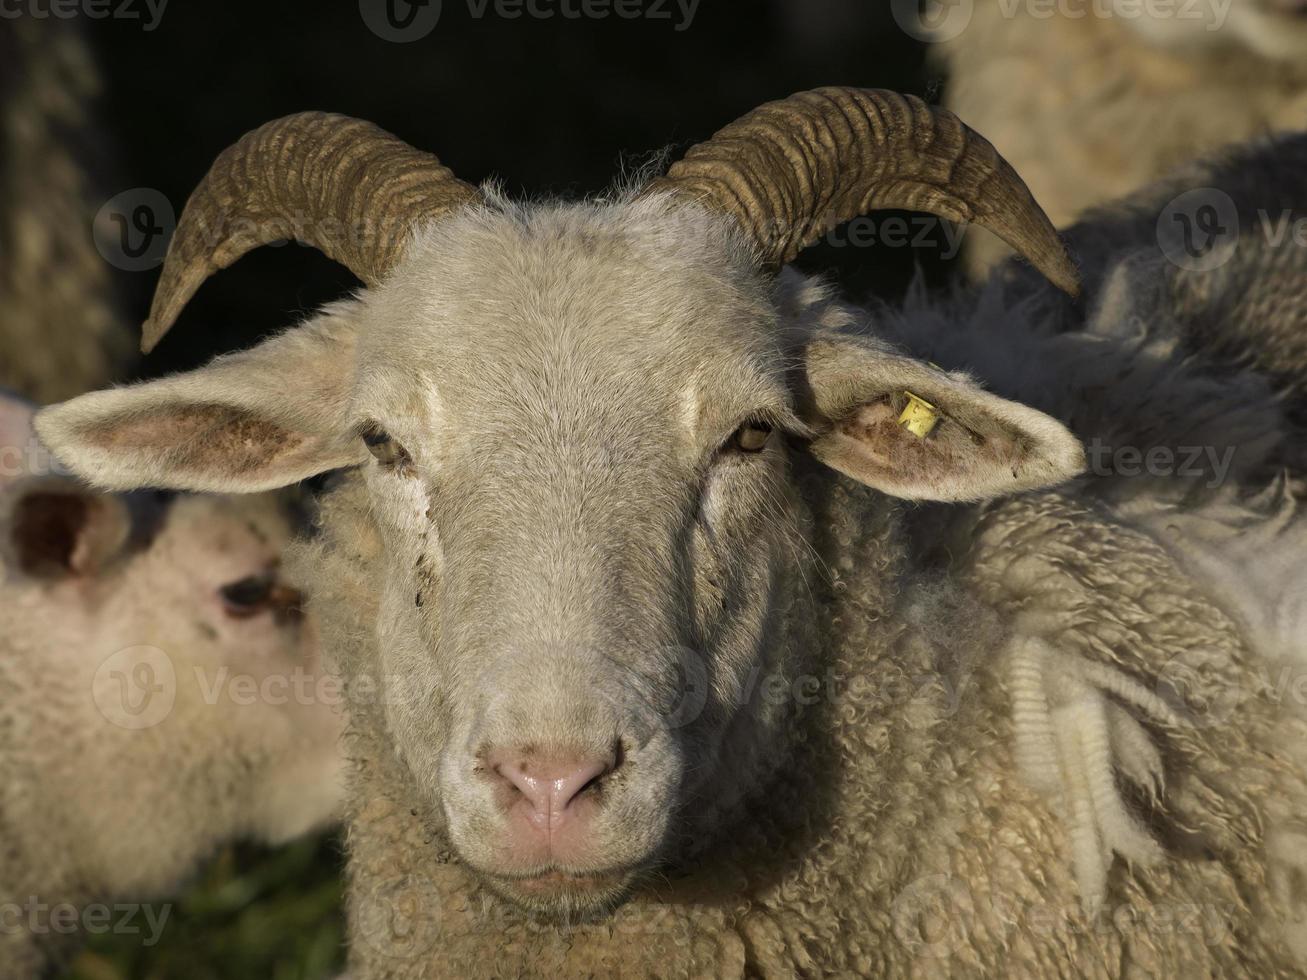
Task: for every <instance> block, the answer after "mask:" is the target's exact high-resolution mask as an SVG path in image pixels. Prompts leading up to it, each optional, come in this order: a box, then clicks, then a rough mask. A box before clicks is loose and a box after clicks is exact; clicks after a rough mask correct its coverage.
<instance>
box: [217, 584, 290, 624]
mask: <svg viewBox="0 0 1307 980" xmlns="http://www.w3.org/2000/svg"><path fill="white" fill-rule="evenodd" d="M276 581H277V580H276V578H275V577H274V576H273V574H272V573H271V572H264V573H263V574H261V575H247V576H246V577H245V578H242V579H237V580H236V581H235V582H230V583H228V584H227V585H224V586H223V587H222V588H220V589H219V590H218V592H219V594H220V595H221V596H222V605H223V608H224V609H226V610H227V613H228V614H229V615H231V616H235V617H236V618H237V619H244V618H245V617H246V616H253V615H255V614H256V613H258V612H261V611H262V610H264V609H266V608H267V607H268V606H270V605H271V604H272V592H273V587H274V586H275V585H276Z"/></svg>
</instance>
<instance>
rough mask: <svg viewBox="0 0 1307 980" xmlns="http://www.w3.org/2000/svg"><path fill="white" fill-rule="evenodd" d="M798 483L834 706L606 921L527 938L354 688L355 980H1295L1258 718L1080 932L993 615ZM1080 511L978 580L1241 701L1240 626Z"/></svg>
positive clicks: (838, 497) (351, 541) (1215, 732)
mask: <svg viewBox="0 0 1307 980" xmlns="http://www.w3.org/2000/svg"><path fill="white" fill-rule="evenodd" d="M804 485H805V492H806V495H807V497H808V499H809V501H810V504H811V505H812V507H813V511H814V517H815V518H816V527H817V529H818V530H817V532H816V537H815V541H814V544H815V546H816V547H817V549H818V551H819V552H820V554H821V555H822V557H823V558H824V559H825V561H826V563H827V564H828V566H829V569H830V577H829V579H828V580H824V581H822V582H820V583H817V582H814V583H813V588H814V593H815V594H814V599H815V600H816V601H817V603H818V604H819V607H820V617H821V630H820V634H821V637H822V638H823V639H822V642H821V643H820V645H819V646H814V649H813V650H812V651H811V657H812V659H811V663H810V664H809V665H808V667H809V670H810V671H811V672H812V673H814V674H815V675H817V676H820V677H823V678H824V677H827V676H829V677H833V678H836V679H837V688H839V690H838V696H836V697H821V698H819V699H817V701H816V703H815V704H810V705H808V706H806V707H805V706H802V705H796V710H795V713H794V716H793V718H792V723H791V728H790V732H789V735H790V744H789V745H788V746H786V747H784V751H785V752H787V753H788V758H787V759H786V761H785V762H784V763H783V764H782V766H781V767H780V772H781V775H780V776H779V777H778V778H777V779H775V780H774V781H773V782H772V783H771V784H769V785H768V786H766V787H764V788H762V789H761V791H760V792H758V793H757V794H756V795H755V796H754V797H753V798H752V799H751V800H750V801H749V802H748V803H747V805H745V806H744V807H742V808H741V809H740V810H739V811H738V812H735V813H733V814H731V815H730V816H729V817H728V818H727V819H726V820H725V821H724V823H723V825H722V830H721V832H720V833H718V834H716V835H714V836H713V837H712V839H711V840H705V841H702V842H698V845H699V846H698V849H697V852H696V853H695V854H694V857H692V858H691V859H688V860H687V861H686V862H685V863H684V864H683V865H680V866H673V867H668V868H665V869H663V870H662V873H660V874H657V875H652V876H650V877H649V878H648V880H647V881H645V882H644V883H643V885H642V887H640V888H639V889H638V890H637V892H636V894H635V895H634V896H633V897H632V899H631V900H630V901H629V902H628V903H627V904H625V905H624V906H622V907H621V908H619V909H618V910H617V911H616V912H615V913H614V914H613V915H612V916H611V917H610V918H608V919H605V920H603V921H599V922H595V923H578V924H575V925H571V926H557V925H553V924H546V923H541V922H536V921H532V920H530V919H528V918H526V917H524V916H523V915H522V914H521V913H519V912H518V911H516V910H515V909H513V908H509V907H507V906H506V905H504V904H503V903H502V902H501V901H500V900H498V899H497V898H495V897H494V896H492V895H491V894H489V893H488V892H487V891H485V890H484V889H483V888H482V887H481V885H480V884H479V883H478V882H477V880H476V879H475V877H474V876H473V875H472V874H470V873H469V872H468V871H467V870H466V869H465V868H464V867H463V866H462V865H461V864H460V863H459V860H458V858H457V857H456V856H455V855H454V854H453V853H452V851H451V849H450V848H449V846H448V843H447V841H446V839H445V837H444V834H443V831H442V824H443V815H442V814H440V813H439V812H433V810H431V809H427V808H425V806H424V805H421V804H419V803H418V800H419V799H420V797H419V796H418V794H417V793H416V792H414V791H413V790H412V788H411V786H412V782H411V776H410V775H409V773H408V772H407V770H406V769H405V766H404V764H403V762H402V760H400V759H397V758H396V757H395V754H394V752H393V750H392V749H391V747H390V746H391V741H390V739H389V738H388V736H387V732H386V721H385V715H384V708H383V706H381V705H379V704H378V703H377V702H378V700H379V699H377V698H376V697H369V696H367V695H365V694H363V693H361V692H362V690H363V688H362V687H361V686H360V685H359V684H358V683H355V684H354V685H353V686H352V687H351V693H350V699H351V701H350V703H351V724H352V734H351V737H350V738H349V740H348V742H349V748H348V752H349V755H350V756H351V757H352V760H353V761H352V767H351V770H352V772H351V788H350V792H349V795H350V798H351V813H350V821H349V847H350V852H351V861H350V878H351V884H350V899H349V904H350V921H351V935H352V954H351V955H352V975H353V976H355V977H364V978H424V977H453V976H458V977H530V976H542V977H543V976H566V977H583V976H621V977H745V976H763V977H777V978H780V977H793V976H831V975H842V976H888V977H896V976H940V977H946V976H947V977H958V976H1004V975H1006V976H1060V975H1077V976H1087V977H1119V976H1142V975H1149V976H1185V977H1215V976H1283V975H1289V974H1292V973H1293V972H1294V968H1293V967H1292V965H1291V964H1292V962H1293V961H1292V959H1291V958H1290V954H1289V952H1288V950H1287V949H1286V948H1285V947H1284V946H1282V945H1281V944H1280V940H1279V938H1278V932H1277V930H1278V928H1279V926H1280V923H1279V921H1278V920H1277V919H1276V917H1275V916H1274V915H1272V914H1270V911H1269V908H1270V906H1269V901H1268V882H1267V874H1268V872H1267V864H1266V858H1265V855H1264V853H1263V848H1262V844H1263V837H1262V835H1263V830H1262V828H1263V825H1264V823H1265V822H1266V819H1267V817H1268V802H1267V801H1268V799H1269V798H1270V797H1271V796H1272V793H1274V795H1276V796H1278V797H1279V798H1281V799H1283V800H1286V801H1290V802H1292V803H1296V805H1297V806H1298V808H1299V810H1300V811H1301V810H1302V801H1304V800H1307V790H1304V787H1303V777H1302V775H1301V773H1299V772H1297V771H1296V770H1295V769H1293V768H1292V767H1291V766H1290V765H1289V764H1288V763H1286V761H1285V760H1284V759H1282V758H1281V757H1280V756H1278V755H1277V754H1276V753H1275V750H1274V748H1273V745H1274V741H1273V733H1272V732H1271V730H1270V723H1269V722H1268V720H1267V718H1268V715H1267V713H1266V712H1265V711H1264V710H1262V706H1260V705H1258V704H1256V703H1255V701H1256V699H1248V700H1245V701H1243V702H1241V703H1239V704H1235V705H1233V706H1232V707H1231V712H1230V714H1229V718H1228V724H1227V725H1224V726H1220V727H1207V728H1204V727H1195V728H1191V729H1188V730H1185V731H1167V732H1165V733H1164V735H1165V739H1164V740H1163V745H1164V746H1165V750H1166V752H1167V768H1168V772H1171V773H1172V776H1173V783H1174V786H1175V790H1176V791H1175V792H1174V793H1173V794H1171V795H1169V796H1168V800H1167V804H1166V807H1165V809H1163V808H1161V807H1160V806H1159V807H1157V808H1156V809H1154V810H1153V811H1152V812H1151V813H1150V814H1149V817H1150V820H1151V821H1152V822H1155V823H1158V824H1161V825H1163V826H1164V827H1166V828H1171V829H1170V830H1168V831H1167V832H1166V833H1165V834H1164V837H1165V843H1166V847H1167V852H1166V858H1165V860H1164V861H1163V862H1161V863H1159V864H1157V865H1155V866H1153V867H1149V868H1143V867H1134V868H1130V867H1127V866H1124V865H1118V866H1116V867H1115V869H1114V871H1113V874H1112V878H1111V881H1110V898H1109V900H1108V902H1107V903H1106V904H1105V905H1104V906H1103V907H1102V908H1101V909H1100V910H1099V911H1098V912H1097V913H1096V914H1094V915H1092V916H1087V915H1086V913H1085V912H1084V911H1083V910H1082V905H1081V895H1080V893H1079V891H1078V887H1077V881H1076V878H1075V875H1074V873H1073V871H1072V866H1071V862H1070V861H1069V860H1068V859H1067V857H1066V855H1067V854H1068V851H1069V847H1070V840H1069V833H1068V830H1069V827H1068V824H1067V822H1066V821H1065V820H1064V819H1062V818H1061V815H1059V814H1057V813H1056V811H1055V810H1051V809H1050V808H1049V806H1048V805H1047V804H1045V803H1044V802H1043V800H1042V799H1041V798H1040V797H1039V796H1037V795H1036V794H1035V792H1033V791H1032V790H1031V789H1030V788H1029V787H1028V786H1027V784H1026V783H1025V781H1024V780H1023V779H1022V778H1021V777H1020V776H1019V775H1018V772H1017V766H1016V764H1015V762H1014V759H1013V752H1012V742H1013V740H1012V723H1011V717H1010V716H1011V707H1010V692H1009V690H1008V689H1007V681H1006V674H1005V672H1004V669H1003V667H1004V665H1003V663H1002V658H1001V657H999V656H998V651H999V650H1000V648H1001V646H1002V643H1003V634H1002V631H1001V630H1000V628H999V626H998V620H997V617H995V616H994V614H993V613H992V612H990V611H989V610H988V609H986V608H984V607H981V606H979V605H977V604H976V603H975V602H974V601H972V600H968V599H965V598H963V597H961V596H960V595H959V594H957V593H956V592H955V591H953V590H952V589H950V588H949V587H947V586H941V585H939V584H938V581H937V580H932V579H923V578H921V577H920V576H919V574H918V573H917V572H915V571H914V570H912V569H910V568H908V567H907V562H906V558H905V556H906V553H907V552H906V548H905V546H904V543H903V542H902V540H901V533H900V530H899V525H900V519H899V514H898V511H897V509H896V508H894V507H893V506H892V505H889V504H888V503H887V501H886V500H885V498H883V497H880V496H879V495H877V494H875V493H874V492H872V491H868V490H865V489H864V488H861V487H859V486H855V485H853V484H850V483H848V482H847V481H845V480H844V479H843V478H840V477H838V476H835V475H833V474H827V473H813V474H811V475H809V476H808V477H807V478H806V479H805V483H804ZM326 509H327V514H326V515H325V518H324V529H325V534H326V536H324V537H323V538H321V539H319V540H317V541H314V542H312V543H310V544H306V545H304V546H302V548H301V551H300V553H299V555H298V557H297V559H296V560H297V561H298V562H299V563H300V564H302V565H308V564H310V563H311V564H312V566H313V567H314V569H315V571H316V573H317V574H316V576H315V578H316V580H317V581H318V582H319V583H321V587H320V591H319V592H318V593H317V594H316V596H315V597H314V606H315V608H316V609H317V610H318V611H319V612H320V613H321V614H322V616H323V619H324V620H325V624H324V628H325V630H326V633H327V636H328V641H329V645H330V647H331V648H333V649H335V650H336V651H337V653H338V654H340V655H342V662H341V664H340V666H341V668H342V669H343V671H344V673H345V674H346V676H347V677H353V678H355V679H356V681H357V679H358V678H359V677H360V676H363V675H366V674H368V672H369V669H370V664H371V663H374V662H375V661H373V659H372V658H373V657H374V656H375V652H374V650H373V649H372V645H373V642H374V641H373V639H372V623H373V619H374V617H375V614H376V609H375V602H376V600H375V596H376V595H377V590H376V588H375V586H374V580H373V575H374V574H375V568H374V566H373V563H374V562H375V561H376V559H377V557H378V549H379V541H378V538H377V536H376V534H375V531H374V530H373V528H372V527H371V524H370V520H371V518H370V516H369V514H368V510H367V505H366V498H365V496H364V495H363V494H362V492H361V491H360V488H359V487H358V486H357V485H356V484H354V483H352V482H347V483H346V484H345V485H344V486H342V487H341V488H340V489H339V490H338V491H336V492H335V493H334V494H333V495H332V496H331V497H330V498H329V500H328V501H327V504H326ZM1085 516H1086V514H1085V511H1084V509H1083V508H1081V507H1078V506H1077V505H1074V504H1071V503H1068V502H1066V501H1064V500H1063V499H1062V498H1059V497H1058V496H1057V495H1056V494H1041V495H1037V496H1035V497H1031V498H1026V499H1023V500H1016V501H1012V502H1009V503H1006V504H999V505H997V506H995V507H994V508H993V509H991V510H990V511H989V512H988V513H987V516H986V518H985V520H986V521H987V522H988V524H987V528H988V530H987V531H986V533H983V534H981V535H980V536H979V537H978V538H977V539H976V540H977V546H976V549H975V551H974V553H972V554H971V555H970V556H967V557H966V558H964V559H963V565H964V567H965V568H967V570H968V571H967V574H968V576H969V578H970V579H971V581H972V582H973V583H975V584H976V586H977V588H978V590H979V591H980V592H981V593H982V594H983V595H984V596H985V598H986V599H987V600H988V601H989V602H990V603H992V604H993V605H997V606H999V607H1002V608H1005V609H1018V608H1023V607H1024V606H1038V605H1041V604H1043V605H1045V606H1052V607H1058V605H1059V603H1060V605H1061V607H1063V608H1065V610H1066V611H1067V612H1069V613H1070V614H1071V615H1070V618H1068V620H1067V629H1066V633H1067V634H1068V635H1071V634H1073V633H1075V629H1074V626H1075V625H1081V624H1084V623H1087V622H1093V621H1095V620H1096V619H1097V620H1098V621H1099V622H1100V623H1101V624H1102V628H1101V630H1097V629H1095V630H1090V631H1089V632H1086V633H1083V634H1080V635H1081V636H1083V637H1088V638H1089V639H1090V640H1091V641H1093V642H1096V643H1101V642H1106V641H1110V640H1112V639H1114V638H1120V637H1119V636H1113V631H1114V630H1115V631H1118V632H1121V631H1125V632H1128V634H1129V638H1130V640H1131V643H1130V644H1129V646H1128V649H1130V650H1131V651H1132V652H1133V655H1134V657H1135V659H1134V660H1132V661H1131V662H1130V663H1128V664H1125V665H1124V666H1125V667H1126V668H1127V669H1129V670H1131V671H1132V672H1134V673H1135V674H1136V676H1138V677H1139V678H1140V679H1142V680H1145V681H1146V682H1148V683H1153V682H1155V681H1156V679H1157V678H1158V677H1159V675H1160V674H1161V673H1162V672H1163V671H1164V670H1165V668H1166V665H1167V661H1168V659H1169V658H1170V657H1171V656H1173V655H1174V654H1175V653H1176V652H1178V651H1184V650H1186V649H1189V648H1191V647H1193V646H1194V645H1196V644H1201V645H1203V647H1204V649H1206V650H1208V651H1209V652H1210V651H1216V652H1217V653H1218V654H1219V655H1220V657H1223V658H1224V659H1219V658H1218V659H1217V660H1216V661H1215V662H1213V663H1211V664H1210V670H1211V673H1210V674H1209V675H1208V678H1209V679H1210V680H1211V681H1212V682H1213V683H1220V684H1223V685H1232V686H1234V687H1237V688H1240V689H1251V688H1248V687H1247V685H1250V684H1252V682H1253V669H1254V668H1253V665H1252V664H1251V663H1250V662H1249V658H1248V654H1247V653H1246V652H1245V650H1244V647H1243V645H1242V643H1241V641H1240V639H1239V637H1238V634H1237V632H1236V630H1235V628H1234V626H1233V624H1232V623H1231V622H1230V621H1229V620H1228V619H1227V618H1226V617H1225V616H1224V615H1222V614H1221V613H1220V612H1218V611H1217V610H1216V609H1215V608H1213V607H1212V606H1211V605H1210V603H1208V602H1207V601H1206V600H1205V599H1204V598H1203V597H1202V596H1201V595H1198V594H1196V593H1195V592H1193V591H1192V590H1191V588H1190V587H1188V586H1187V585H1186V582H1187V580H1186V579H1185V578H1184V577H1183V576H1182V575H1180V574H1178V573H1177V572H1176V571H1175V568H1174V566H1173V565H1172V563H1171V561H1170V559H1168V558H1167V557H1166V555H1165V553H1164V552H1162V551H1161V549H1160V548H1158V547H1156V546H1155V545H1153V544H1152V543H1151V542H1150V541H1149V540H1148V539H1146V538H1144V537H1143V536H1142V535H1140V534H1138V533H1135V532H1131V531H1128V530H1125V529H1122V528H1116V527H1113V526H1111V525H1109V524H1106V523H1102V522H1097V523H1090V524H1082V525H1079V526H1078V525H1077V524H1076V522H1077V521H1083V520H1084V518H1085ZM1082 528H1088V529H1089V530H1087V531H1085V530H1081V529H1082ZM1012 529H1023V530H1021V531H1020V533H1008V532H1009V531H1012ZM1085 534H1089V535H1090V537H1091V538H1093V540H1094V542H1095V543H1094V551H1093V552H1092V553H1093V554H1094V555H1095V556H1096V558H1097V560H1096V562H1095V564H1094V568H1095V572H1094V573H1093V575H1091V576H1089V578H1088V579H1086V580H1083V581H1081V580H1075V579H1074V578H1071V579H1067V578H1065V577H1062V578H1059V577H1058V576H1050V577H1048V578H1047V579H1046V591H1047V592H1049V593H1050V594H1048V595H1040V594H1038V593H1037V592H1036V591H1035V590H1033V589H1032V587H1031V582H1030V580H1029V578H1028V576H1027V575H1026V574H1025V571H1024V567H1025V566H1023V564H1022V559H1023V558H1027V557H1029V556H1030V555H1031V554H1032V552H1035V553H1046V554H1049V555H1050V560H1051V562H1052V564H1053V566H1054V567H1055V568H1058V567H1062V566H1063V564H1064V563H1065V562H1066V560H1067V557H1068V555H1067V552H1068V549H1071V550H1074V549H1078V548H1082V547H1085V546H1086V545H1087V542H1086V541H1085V540H1084V538H1085ZM932 582H934V584H932ZM1059 582H1061V583H1063V585H1064V586H1065V588H1064V589H1062V590H1061V591H1059V588H1058V585H1057V583H1059ZM1108 609H1110V610H1111V611H1112V615H1111V616H1109V617H1104V616H1103V613H1104V612H1105V610H1108ZM372 693H374V694H375V691H373V692H372ZM777 748H778V751H780V750H781V747H777Z"/></svg>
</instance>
